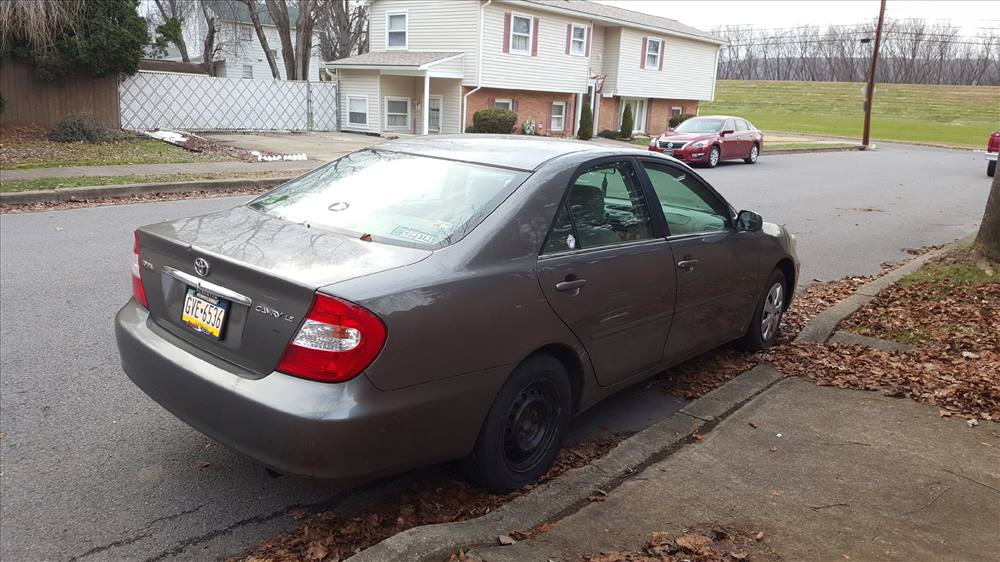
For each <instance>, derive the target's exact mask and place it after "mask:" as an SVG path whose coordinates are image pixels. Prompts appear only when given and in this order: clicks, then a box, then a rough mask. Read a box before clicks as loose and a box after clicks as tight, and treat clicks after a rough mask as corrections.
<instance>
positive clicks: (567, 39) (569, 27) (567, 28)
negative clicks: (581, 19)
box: [566, 23, 573, 55]
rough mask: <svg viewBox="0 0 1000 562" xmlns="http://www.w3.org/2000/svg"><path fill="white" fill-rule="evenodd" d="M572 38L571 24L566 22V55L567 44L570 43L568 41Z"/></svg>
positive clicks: (567, 51) (567, 52) (567, 50)
mask: <svg viewBox="0 0 1000 562" xmlns="http://www.w3.org/2000/svg"><path fill="white" fill-rule="evenodd" d="M572 40H573V24H571V23H567V24H566V54H567V55H568V54H569V45H570V42H571V41H572Z"/></svg>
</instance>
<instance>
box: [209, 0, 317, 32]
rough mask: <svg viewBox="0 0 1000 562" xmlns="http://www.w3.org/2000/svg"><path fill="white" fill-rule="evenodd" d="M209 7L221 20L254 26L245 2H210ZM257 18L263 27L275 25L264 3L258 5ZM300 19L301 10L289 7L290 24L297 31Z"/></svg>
mask: <svg viewBox="0 0 1000 562" xmlns="http://www.w3.org/2000/svg"><path fill="white" fill-rule="evenodd" d="M209 7H210V8H211V9H212V11H213V12H215V14H216V15H217V16H219V18H220V19H223V20H226V21H235V22H239V23H249V24H252V23H253V20H251V19H250V9H249V8H247V5H246V4H244V3H243V2H233V1H231V0H229V1H227V0H209ZM257 17H259V18H260V23H261V25H274V20H273V19H271V14H270V12H268V11H267V6H265V5H264V3H263V2H260V3H258V4H257ZM298 19H299V9H298V7H296V6H295V5H294V4H292V5H290V6H288V24H289V26H290V27H291V28H292V29H295V22H296V20H298Z"/></svg>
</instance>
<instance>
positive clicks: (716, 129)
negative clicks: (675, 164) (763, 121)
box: [649, 115, 764, 168]
mask: <svg viewBox="0 0 1000 562" xmlns="http://www.w3.org/2000/svg"><path fill="white" fill-rule="evenodd" d="M763 148H764V134H763V133H762V132H760V131H758V130H757V127H754V126H753V124H752V123H750V122H749V121H747V120H746V119H742V118H740V117H730V116H728V115H707V116H704V117H692V118H691V119H688V120H687V121H685V122H683V123H681V124H680V125H678V126H677V128H676V129H674V130H673V131H668V132H666V133H663V134H662V135H660V136H658V137H653V138H652V139H650V140H649V149H650V150H652V151H653V152H661V153H663V154H666V155H667V156H673V157H674V158H676V159H678V160H681V161H683V162H687V163H688V164H704V165H705V166H708V167H709V168H714V167H715V166H717V165H718V164H719V162H721V161H723V160H737V159H739V160H743V161H744V162H746V163H747V164H753V163H754V162H756V161H757V157H759V156H760V151H761V150H762V149H763Z"/></svg>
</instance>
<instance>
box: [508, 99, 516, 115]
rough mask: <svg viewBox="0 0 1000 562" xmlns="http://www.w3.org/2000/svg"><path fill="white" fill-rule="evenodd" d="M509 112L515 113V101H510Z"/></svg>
mask: <svg viewBox="0 0 1000 562" xmlns="http://www.w3.org/2000/svg"><path fill="white" fill-rule="evenodd" d="M510 110H511V111H513V112H514V113H517V100H510Z"/></svg>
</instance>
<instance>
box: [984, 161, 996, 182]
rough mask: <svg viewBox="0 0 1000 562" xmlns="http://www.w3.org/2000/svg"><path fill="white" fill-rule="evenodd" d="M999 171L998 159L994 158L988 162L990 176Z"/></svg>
mask: <svg viewBox="0 0 1000 562" xmlns="http://www.w3.org/2000/svg"><path fill="white" fill-rule="evenodd" d="M996 173H997V161H996V160H994V161H992V162H989V163H987V164H986V175H987V176H989V177H991V178H992V177H993V176H995V175H996Z"/></svg>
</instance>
